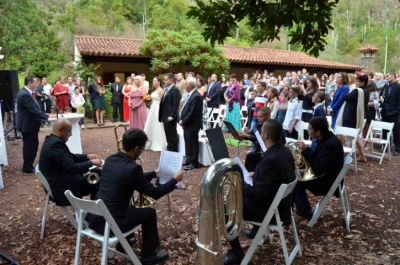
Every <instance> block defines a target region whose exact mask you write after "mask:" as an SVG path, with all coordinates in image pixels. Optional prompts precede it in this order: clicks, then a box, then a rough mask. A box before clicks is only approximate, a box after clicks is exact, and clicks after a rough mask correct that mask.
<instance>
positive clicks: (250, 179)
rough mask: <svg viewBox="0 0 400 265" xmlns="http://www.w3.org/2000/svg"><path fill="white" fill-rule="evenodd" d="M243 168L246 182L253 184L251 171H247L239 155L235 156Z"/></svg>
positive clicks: (235, 159)
mask: <svg viewBox="0 0 400 265" xmlns="http://www.w3.org/2000/svg"><path fill="white" fill-rule="evenodd" d="M233 160H234V161H235V162H236V163H237V164H238V165H239V166H240V168H241V169H242V171H243V177H244V182H246V183H247V184H249V185H250V186H253V178H252V177H250V174H249V171H247V169H246V168H245V167H244V165H243V163H242V161H241V160H240V158H239V157H235V158H234V159H233Z"/></svg>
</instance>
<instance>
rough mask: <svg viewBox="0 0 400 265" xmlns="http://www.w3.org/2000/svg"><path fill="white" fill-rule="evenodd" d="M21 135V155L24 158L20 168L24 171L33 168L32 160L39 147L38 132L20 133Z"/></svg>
mask: <svg viewBox="0 0 400 265" xmlns="http://www.w3.org/2000/svg"><path fill="white" fill-rule="evenodd" d="M22 137H23V138H22V142H23V145H22V157H23V159H24V165H23V167H22V169H23V170H26V171H27V170H32V169H35V167H34V166H33V162H34V161H35V158H36V154H37V151H38V147H39V135H38V133H22Z"/></svg>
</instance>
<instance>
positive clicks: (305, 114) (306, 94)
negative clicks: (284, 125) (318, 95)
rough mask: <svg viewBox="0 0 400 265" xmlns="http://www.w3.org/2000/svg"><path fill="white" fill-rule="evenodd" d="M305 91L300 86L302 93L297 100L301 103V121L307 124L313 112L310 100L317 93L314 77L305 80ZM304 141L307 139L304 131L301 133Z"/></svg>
mask: <svg viewBox="0 0 400 265" xmlns="http://www.w3.org/2000/svg"><path fill="white" fill-rule="evenodd" d="M306 84H307V89H306V88H304V86H303V85H302V86H300V89H301V91H302V93H301V94H300V95H299V96H298V99H299V100H302V101H303V104H302V115H301V121H302V122H308V121H309V120H310V119H311V118H312V114H313V112H314V105H315V104H314V103H313V102H312V98H313V96H314V94H315V92H317V91H319V85H318V81H317V79H315V78H314V77H310V78H308V79H307V80H306ZM303 135H304V139H308V131H307V130H304V132H303Z"/></svg>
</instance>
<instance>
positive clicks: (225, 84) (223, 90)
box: [219, 74, 229, 105]
mask: <svg viewBox="0 0 400 265" xmlns="http://www.w3.org/2000/svg"><path fill="white" fill-rule="evenodd" d="M228 87H229V82H228V80H226V77H225V75H224V74H223V75H221V96H220V102H219V103H220V105H225V104H226V101H225V94H226V90H227V89H228Z"/></svg>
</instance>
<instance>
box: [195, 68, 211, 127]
mask: <svg viewBox="0 0 400 265" xmlns="http://www.w3.org/2000/svg"><path fill="white" fill-rule="evenodd" d="M210 80H211V79H210ZM209 84H210V83H209ZM196 85H197V92H199V93H200V96H201V98H202V102H203V104H202V108H203V114H202V123H203V129H208V127H207V119H208V116H207V100H206V96H207V88H206V87H205V84H204V79H203V77H201V76H199V77H197V78H196Z"/></svg>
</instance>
